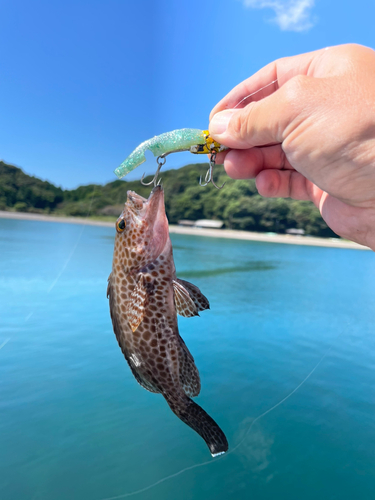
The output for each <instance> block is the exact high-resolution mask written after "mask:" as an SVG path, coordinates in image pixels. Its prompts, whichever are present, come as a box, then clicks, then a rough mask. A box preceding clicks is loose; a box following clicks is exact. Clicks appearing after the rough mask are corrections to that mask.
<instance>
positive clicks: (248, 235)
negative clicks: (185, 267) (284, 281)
mask: <svg viewBox="0 0 375 500" xmlns="http://www.w3.org/2000/svg"><path fill="white" fill-rule="evenodd" d="M0 218H3V219H19V220H31V221H42V222H60V223H65V224H84V225H88V226H105V227H112V226H113V223H112V222H104V221H97V220H93V219H89V218H86V219H85V218H82V217H56V216H53V215H41V214H32V213H24V212H6V211H1V210H0ZM169 232H170V233H175V234H187V235H193V236H205V237H211V238H229V239H233V240H249V241H261V242H266V243H281V244H288V245H306V246H317V247H333V248H350V249H354V250H370V249H369V248H368V247H365V246H362V245H358V244H357V243H353V242H351V241H346V240H340V239H337V238H315V237H311V236H292V235H288V234H267V233H252V232H249V231H234V230H231V229H201V228H194V227H182V226H174V225H170V226H169Z"/></svg>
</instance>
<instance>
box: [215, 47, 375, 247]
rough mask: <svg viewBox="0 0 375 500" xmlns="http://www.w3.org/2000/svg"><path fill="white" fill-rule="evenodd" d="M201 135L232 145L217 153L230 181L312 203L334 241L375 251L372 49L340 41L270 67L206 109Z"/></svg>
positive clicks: (264, 193)
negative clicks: (207, 132) (252, 183)
mask: <svg viewBox="0 0 375 500" xmlns="http://www.w3.org/2000/svg"><path fill="white" fill-rule="evenodd" d="M274 80H277V82H276V83H275V84H273V85H268V84H270V83H271V82H273V81H274ZM267 85H268V86H267ZM265 86H267V87H266V88H264V89H263V90H262V91H260V92H258V93H256V94H255V95H254V96H252V97H251V99H253V102H250V104H247V105H246V101H245V102H244V103H243V104H241V105H242V106H245V107H242V108H241V107H239V108H237V109H233V108H234V107H235V106H236V105H237V104H238V103H239V102H240V101H241V100H242V99H243V98H244V97H246V96H248V95H249V94H252V93H253V92H256V91H257V90H258V89H260V88H262V87H265ZM254 99H255V100H254ZM241 105H240V106H241ZM209 129H210V135H211V136H212V137H213V138H214V139H215V140H217V141H218V142H220V143H221V144H224V145H225V146H228V147H229V148H231V150H230V151H228V152H224V153H220V154H219V155H218V156H217V163H222V162H224V166H225V169H226V171H227V173H228V175H229V176H231V177H233V178H235V179H244V178H255V179H256V185H257V188H258V191H259V193H260V194H261V195H262V196H268V197H291V198H294V199H297V200H311V201H312V202H313V203H314V204H315V205H316V206H317V207H318V208H319V210H320V212H321V214H322V217H323V219H324V220H325V221H326V223H327V224H328V226H329V227H330V228H331V229H332V230H333V231H335V232H336V233H337V234H338V235H340V236H342V237H344V238H348V239H350V240H353V241H356V242H358V243H360V244H362V245H367V246H369V247H371V248H372V249H373V250H375V52H374V51H373V50H372V49H369V48H366V47H363V46H359V45H341V46H337V47H330V48H327V49H322V50H318V51H316V52H311V53H308V54H302V55H299V56H294V57H288V58H284V59H279V60H277V61H274V62H273V63H271V64H269V65H267V66H265V67H264V68H263V69H261V70H260V71H258V73H256V74H255V75H253V76H252V77H250V78H249V79H248V80H245V81H244V82H242V83H240V84H239V85H238V86H237V87H235V88H234V89H233V90H232V91H231V92H229V94H228V95H227V96H226V97H224V99H222V100H221V101H220V102H219V103H218V104H217V105H216V106H215V107H214V109H213V110H212V112H211V115H210V127H209Z"/></svg>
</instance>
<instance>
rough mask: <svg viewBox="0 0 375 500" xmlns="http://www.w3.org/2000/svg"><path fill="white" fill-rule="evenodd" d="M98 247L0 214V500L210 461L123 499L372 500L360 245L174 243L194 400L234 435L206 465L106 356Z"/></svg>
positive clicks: (96, 232) (69, 496) (107, 259)
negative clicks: (204, 305) (185, 287)
mask: <svg viewBox="0 0 375 500" xmlns="http://www.w3.org/2000/svg"><path fill="white" fill-rule="evenodd" d="M112 238H113V230H112V229H111V228H100V227H92V226H87V227H85V226H79V225H69V224H55V223H42V222H31V221H17V220H15V221H13V220H4V219H3V220H1V219H0V255H1V259H0V314H1V319H2V321H1V323H0V346H1V345H3V347H2V348H1V350H0V498H1V500H13V499H14V500H24V499H25V500H29V499H30V500H51V499H52V500H83V499H84V500H102V499H104V498H110V497H116V496H118V495H125V494H127V493H130V492H133V491H137V490H140V489H142V488H145V487H147V486H149V485H151V484H153V483H155V482H157V481H158V480H160V479H162V478H164V477H166V476H168V475H171V474H174V473H176V472H178V471H180V470H181V469H184V468H186V467H190V466H193V465H195V464H200V463H202V462H207V461H208V464H207V465H203V466H202V467H198V468H194V469H191V470H187V471H186V472H184V473H183V474H181V475H179V476H177V477H174V478H171V479H169V480H167V481H164V482H162V483H161V484H158V485H157V486H155V487H153V488H151V489H149V490H147V491H144V492H141V493H139V494H138V495H136V496H134V497H133V498H138V499H140V500H150V499H163V500H175V499H181V500H188V499H189V500H190V499H194V500H200V499H217V500H227V499H236V500H237V499H239V500H242V499H257V500H258V499H259V500H270V499H275V498H281V499H288V500H301V499H303V500H310V499H311V500H312V499H314V500H315V499H316V498H324V499H340V500H345V499H348V500H349V499H350V500H352V499H353V498H360V499H361V500H365V499H373V498H374V488H375V418H374V416H375V334H374V318H375V255H374V254H373V253H371V252H362V251H355V250H342V249H331V248H313V247H299V246H293V245H277V244H263V243H253V242H241V241H231V240H219V239H211V238H203V237H190V236H177V235H174V236H173V237H172V240H173V243H174V248H175V260H176V267H177V270H178V275H179V277H181V278H183V279H187V280H190V281H192V282H193V283H195V284H196V285H198V286H199V287H200V288H201V289H202V291H203V292H204V293H205V294H206V295H207V297H208V298H209V300H210V302H211V310H210V311H206V312H204V313H202V314H201V317H200V318H190V319H183V318H182V319H181V320H180V332H181V334H182V336H183V338H184V339H185V341H186V343H187V345H188V346H189V348H190V350H191V352H192V353H193V355H194V357H195V360H196V363H197V366H198V368H199V370H200V373H201V378H202V392H201V395H200V396H199V397H198V398H197V401H198V402H199V404H200V405H202V406H203V408H205V409H206V410H207V411H208V412H209V413H210V415H212V416H213V417H214V418H215V420H217V421H218V423H219V424H220V425H221V427H222V428H223V430H224V431H225V433H226V435H227V437H228V441H229V443H230V447H231V448H232V449H233V448H234V447H235V446H236V445H237V444H238V443H239V442H240V441H241V440H242V439H243V442H242V444H241V445H240V446H239V447H238V448H237V449H236V450H235V451H234V452H233V453H232V454H229V455H227V456H224V458H222V459H219V460H216V461H214V460H212V459H211V458H210V455H209V452H208V449H207V447H206V445H205V443H204V442H203V440H202V439H201V438H200V437H199V436H198V435H196V434H195V433H194V432H193V431H192V430H191V429H189V428H188V427H187V426H185V425H184V424H182V423H181V422H180V421H179V420H178V419H177V418H176V417H175V416H174V415H173V414H172V412H171V411H170V410H169V408H168V406H167V404H166V403H165V401H164V399H163V398H162V397H161V396H159V395H155V394H151V393H148V392H146V391H145V390H143V389H142V388H141V387H140V386H139V385H138V384H137V383H136V382H135V380H134V379H133V377H132V375H131V373H130V370H129V368H128V366H127V364H126V362H125V361H124V359H123V357H122V354H121V353H120V350H119V348H118V346H117V343H116V340H115V337H114V334H113V332H112V327H111V323H110V319H109V313H108V303H107V299H106V297H105V292H106V279H107V277H108V274H109V272H110V268H111V260H112V249H113V239H112ZM4 342H6V343H5V344H4ZM324 355H325V357H324ZM322 357H323V359H322ZM319 361H321V362H320V364H318V363H319ZM317 364H318V366H317ZM314 367H316V369H315V371H314V372H313V373H312V374H311V376H310V377H309V378H308V379H307V380H306V381H305V383H303V384H302V386H301V387H299V388H298V390H297V391H296V392H294V393H293V394H291V393H292V391H294V389H296V388H297V387H298V386H299V384H301V382H302V381H303V380H304V379H305V378H306V376H307V375H308V374H309V373H310V372H311V371H312V370H313V369H314ZM288 395H290V397H289V398H288V399H287V400H286V401H284V402H283V403H282V404H280V405H279V406H277V407H276V408H275V409H274V410H272V411H271V412H269V413H267V414H266V415H264V416H263V417H262V418H260V419H258V420H257V421H256V422H255V423H254V425H253V426H252V427H251V429H250V431H249V432H248V433H247V434H246V432H247V431H248V429H249V426H250V425H251V422H252V421H253V420H254V418H256V417H258V416H259V415H262V414H263V413H264V412H266V411H267V410H268V409H270V408H271V407H273V406H274V405H276V404H277V403H278V402H280V401H281V400H283V398H285V397H286V396H288ZM120 498H121V497H120ZM122 498H127V497H122Z"/></svg>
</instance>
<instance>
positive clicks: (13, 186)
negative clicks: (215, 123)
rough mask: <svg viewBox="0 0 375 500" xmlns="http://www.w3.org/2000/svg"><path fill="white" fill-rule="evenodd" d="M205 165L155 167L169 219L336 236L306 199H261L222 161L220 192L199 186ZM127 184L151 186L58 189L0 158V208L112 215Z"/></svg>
mask: <svg viewBox="0 0 375 500" xmlns="http://www.w3.org/2000/svg"><path fill="white" fill-rule="evenodd" d="M207 167H208V165H207V164H206V163H201V164H194V165H187V166H186V167H183V168H180V169H178V170H167V171H165V172H163V171H162V172H161V177H162V182H163V186H164V190H165V203H166V210H167V215H168V219H169V222H170V223H171V224H175V223H177V222H178V221H179V220H180V219H191V220H197V219H217V220H222V221H224V223H225V227H227V228H231V229H243V230H248V231H260V232H262V231H264V232H275V233H284V232H285V231H286V229H290V228H297V229H304V230H305V232H306V234H310V235H314V236H327V237H328V236H329V237H332V236H336V235H335V234H334V233H333V232H332V231H331V230H330V229H329V228H328V227H327V225H326V224H325V222H324V221H323V219H322V218H321V216H320V214H319V211H318V210H317V208H315V207H314V206H313V204H312V203H310V202H306V201H294V200H289V199H287V200H285V199H281V198H262V197H261V196H259V194H258V193H257V190H256V188H255V182H254V181H253V180H237V181H235V180H233V179H230V178H229V177H227V175H226V174H225V172H224V169H223V167H222V166H216V167H215V169H214V176H215V181H216V183H217V184H219V185H220V184H222V183H223V182H224V181H225V182H226V184H225V187H224V188H223V189H222V190H220V191H219V190H217V189H215V188H214V187H213V186H212V185H209V186H206V187H201V186H200V185H199V176H200V175H202V178H204V176H205V173H206V170H207ZM150 179H151V177H150V178H146V181H147V180H150ZM128 189H131V190H134V191H136V192H137V193H139V194H140V195H142V196H145V197H147V196H148V194H149V192H150V189H151V188H150V187H145V186H142V185H141V183H140V182H139V181H132V182H127V181H119V180H116V181H114V182H110V183H109V184H106V185H104V186H102V185H97V184H91V185H87V186H80V187H78V188H77V189H73V190H62V189H61V188H58V187H56V186H54V185H53V184H51V183H49V182H46V181H42V180H40V179H38V178H36V177H31V176H29V175H27V174H25V173H24V172H23V171H22V170H21V169H20V168H17V167H14V166H12V165H7V164H6V163H4V162H2V161H0V210H12V211H20V212H36V213H44V214H55V215H72V216H76V215H77V216H88V215H89V216H97V217H98V216H100V217H104V216H112V217H114V216H118V215H119V214H120V212H121V210H122V205H123V204H124V202H125V200H126V192H127V191H128Z"/></svg>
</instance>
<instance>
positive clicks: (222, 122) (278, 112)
mask: <svg viewBox="0 0 375 500" xmlns="http://www.w3.org/2000/svg"><path fill="white" fill-rule="evenodd" d="M305 79H308V80H310V78H309V77H307V76H296V77H294V78H293V79H291V80H289V81H288V82H287V83H286V84H285V85H283V86H282V87H280V88H279V89H278V90H277V91H276V92H274V93H273V94H271V95H270V96H268V97H265V98H264V99H262V100H260V101H256V102H251V103H250V104H248V105H247V106H246V107H245V108H242V109H226V110H224V111H219V112H218V113H216V114H215V115H214V116H213V117H212V119H211V122H210V125H209V130H210V135H211V136H212V138H213V139H215V141H217V142H219V143H220V144H224V145H225V146H227V147H229V148H232V149H248V148H251V147H254V146H265V145H268V144H274V143H282V142H283V140H284V139H285V137H286V130H287V129H288V126H289V125H290V124H293V126H295V125H296V123H297V122H299V120H298V117H299V116H300V114H301V111H302V109H303V101H304V99H303V98H302V94H303V90H304V88H305V86H306V85H305V82H304V80H305ZM289 130H290V129H289Z"/></svg>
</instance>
